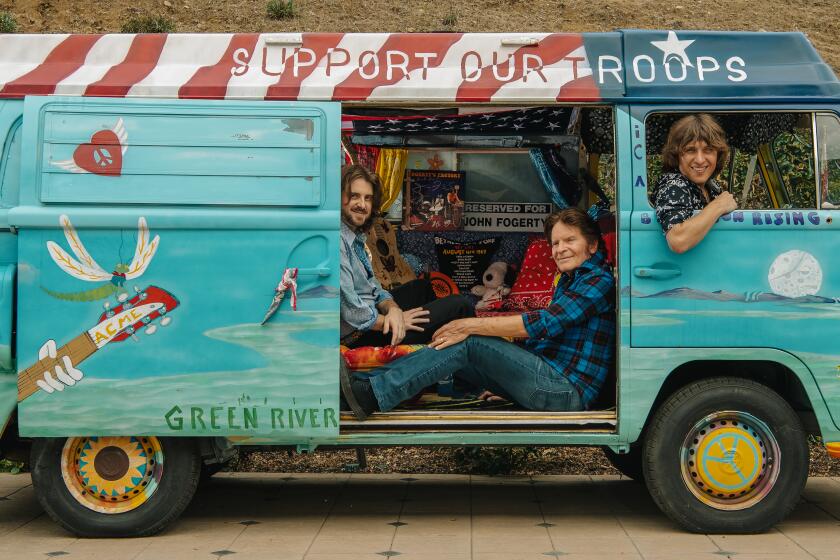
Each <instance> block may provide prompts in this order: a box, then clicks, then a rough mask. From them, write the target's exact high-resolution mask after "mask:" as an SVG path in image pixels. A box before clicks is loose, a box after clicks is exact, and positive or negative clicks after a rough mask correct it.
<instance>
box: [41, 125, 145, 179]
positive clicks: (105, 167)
mask: <svg viewBox="0 0 840 560" xmlns="http://www.w3.org/2000/svg"><path fill="white" fill-rule="evenodd" d="M127 140H128V132H127V131H126V129H125V125H124V124H123V120H122V119H119V120H118V121H117V124H115V125H114V128H112V129H105V130H100V131H98V132H96V133H94V134H93V136H91V137H90V142H85V143H84V144H79V146H78V147H76V149H75V150H74V151H73V159H66V160H61V161H52V162H50V163H52V164H53V165H55V166H56V167H60V168H62V169H65V170H67V171H70V172H72V173H93V174H94V175H106V176H109V175H110V176H119V175H120V174H122V163H123V155H124V154H125V152H126V151H127V150H128V145H127Z"/></svg>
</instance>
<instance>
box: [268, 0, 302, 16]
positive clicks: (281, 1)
mask: <svg viewBox="0 0 840 560" xmlns="http://www.w3.org/2000/svg"><path fill="white" fill-rule="evenodd" d="M265 10H266V12H267V13H268V17H269V18H271V19H291V18H293V17H295V5H294V2H293V0H268V4H266V6H265Z"/></svg>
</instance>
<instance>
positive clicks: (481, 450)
mask: <svg viewBox="0 0 840 560" xmlns="http://www.w3.org/2000/svg"><path fill="white" fill-rule="evenodd" d="M534 455H536V450H535V449H534V448H533V447H462V448H460V449H456V450H455V455H454V458H455V464H456V465H458V467H459V470H460V471H461V472H465V473H468V474H489V475H505V474H511V473H513V472H516V471H518V470H521V469H522V468H523V467H524V466H525V465H527V464H529V463H530V462H531V460H532V459H533V457H534Z"/></svg>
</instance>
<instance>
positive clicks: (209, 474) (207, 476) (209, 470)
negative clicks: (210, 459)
mask: <svg viewBox="0 0 840 560" xmlns="http://www.w3.org/2000/svg"><path fill="white" fill-rule="evenodd" d="M224 466H225V465H224V464H223V463H210V464H207V463H202V465H201V475H200V476H199V478H198V486H199V487H202V486H206V485H208V484H210V483H211V482H212V481H213V475H214V474H216V473H217V472H219V471H221V470H222V469H223V468H224Z"/></svg>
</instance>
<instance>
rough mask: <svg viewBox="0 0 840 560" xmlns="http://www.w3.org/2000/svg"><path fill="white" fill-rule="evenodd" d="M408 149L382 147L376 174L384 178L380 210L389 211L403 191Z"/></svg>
mask: <svg viewBox="0 0 840 560" xmlns="http://www.w3.org/2000/svg"><path fill="white" fill-rule="evenodd" d="M407 162H408V150H406V149H404V148H382V149H381V150H380V152H379V159H378V160H377V161H376V174H377V175H379V178H380V179H381V180H382V206H381V207H380V208H379V211H380V212H387V211H388V209H389V208H390V207H391V205H392V204H393V203H394V201H395V200H397V197H398V196H399V195H400V191H402V186H403V180H404V178H405V166H406V163H407Z"/></svg>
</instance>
